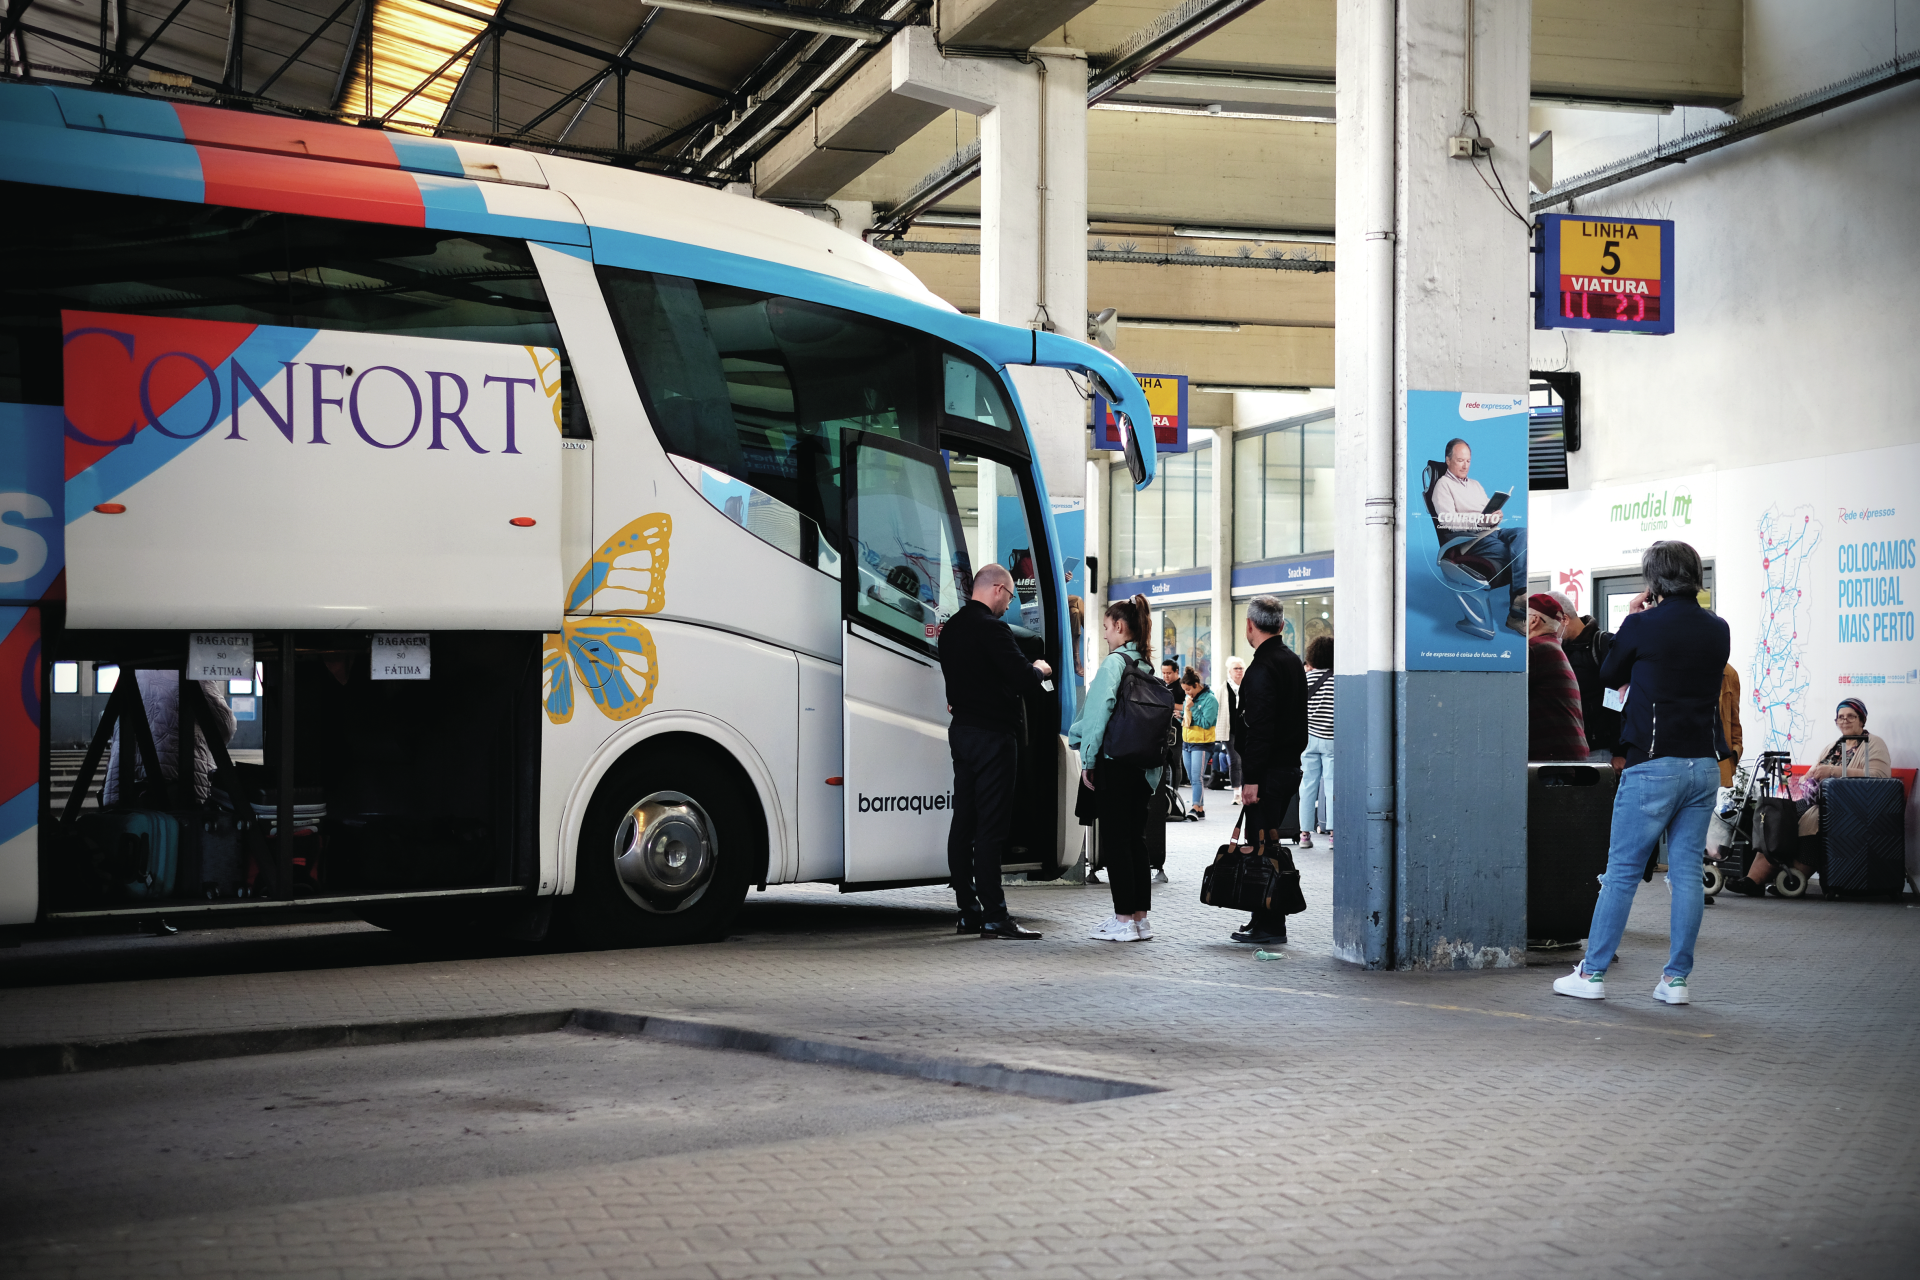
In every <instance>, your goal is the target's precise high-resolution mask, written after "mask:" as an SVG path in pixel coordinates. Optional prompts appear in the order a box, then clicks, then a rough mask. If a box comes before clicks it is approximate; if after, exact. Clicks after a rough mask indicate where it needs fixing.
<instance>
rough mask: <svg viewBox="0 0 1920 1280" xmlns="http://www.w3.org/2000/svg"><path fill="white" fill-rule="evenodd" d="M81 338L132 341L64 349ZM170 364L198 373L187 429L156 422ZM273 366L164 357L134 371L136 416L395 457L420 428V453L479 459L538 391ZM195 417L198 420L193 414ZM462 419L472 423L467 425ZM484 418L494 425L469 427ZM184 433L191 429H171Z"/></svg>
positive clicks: (422, 374) (509, 381)
mask: <svg viewBox="0 0 1920 1280" xmlns="http://www.w3.org/2000/svg"><path fill="white" fill-rule="evenodd" d="M89 334H93V335H104V336H106V337H110V338H115V339H118V340H119V341H120V342H121V343H122V344H123V345H125V347H126V349H127V350H128V351H129V352H131V351H132V349H133V346H132V344H133V337H132V335H131V334H123V333H118V332H116V331H113V330H108V329H76V330H75V331H74V332H72V333H70V334H68V335H67V337H66V342H67V343H69V344H71V343H72V342H73V341H75V340H76V339H78V338H82V337H85V336H87V335H89ZM169 361H174V362H185V363H186V364H188V365H191V366H193V367H194V368H196V369H198V371H199V374H200V377H199V380H198V385H199V387H204V388H205V390H206V393H207V396H206V398H207V411H206V418H205V420H204V421H201V422H198V423H193V424H187V423H180V422H174V423H168V422H166V421H164V420H163V415H162V413H161V412H160V410H159V409H158V408H157V406H156V405H155V404H154V401H153V381H154V375H155V372H156V371H157V370H160V369H161V368H162V366H164V365H166V364H167V362H169ZM277 363H278V364H279V366H280V368H279V369H278V370H276V371H274V372H273V373H270V374H269V373H267V372H266V370H265V369H264V368H263V367H256V369H248V368H246V367H245V366H244V365H242V364H241V363H240V361H239V359H238V358H229V359H228V360H226V361H224V362H223V363H222V364H221V365H220V366H219V367H215V366H213V365H210V364H208V363H207V362H206V361H205V360H203V359H201V358H200V357H199V356H197V355H194V354H193V353H192V352H190V351H163V352H161V353H160V354H159V355H157V356H155V357H153V359H151V360H149V361H148V362H147V364H146V367H145V368H144V369H142V370H141V371H140V381H139V388H140V411H141V416H142V417H143V419H144V421H145V425H146V426H148V427H151V428H153V429H154V430H155V431H158V432H159V433H160V434H161V435H164V436H169V437H171V438H173V439H175V440H197V439H199V438H200V437H201V436H203V435H206V434H207V433H208V432H210V431H212V430H213V429H214V428H215V427H216V426H218V425H219V424H220V423H221V422H222V421H227V422H228V430H227V433H226V435H225V436H224V437H222V438H223V439H226V440H242V441H244V440H247V439H248V438H249V437H248V436H246V435H245V434H243V431H242V428H243V425H244V426H245V428H246V429H248V430H254V431H259V430H262V429H264V428H269V427H270V428H271V429H272V430H275V431H278V432H279V433H280V435H281V436H282V437H283V438H284V439H285V440H286V441H287V443H288V444H293V443H295V438H296V437H297V436H302V435H304V436H305V439H304V441H302V443H305V444H309V445H331V444H333V443H335V441H336V440H338V439H340V438H342V434H343V431H344V429H345V428H346V427H351V428H352V430H353V434H354V435H356V436H358V437H359V438H360V439H361V440H362V441H364V442H365V443H367V444H369V445H371V446H373V447H374V448H376V449H399V448H404V447H405V446H407V445H410V444H413V443H414V441H415V440H418V439H420V438H421V428H422V427H423V426H424V427H426V429H427V431H426V437H425V443H424V445H422V446H420V447H422V448H425V449H427V450H429V451H432V450H440V451H443V452H445V451H455V450H458V449H462V448H464V449H466V450H468V451H470V452H473V453H479V454H484V453H491V452H496V451H497V452H499V453H502V454H518V453H519V452H520V448H519V440H518V435H517V433H518V430H519V425H520V424H519V411H520V402H519V399H518V393H519V390H520V388H522V387H527V388H532V389H537V388H538V386H539V383H538V382H537V381H536V380H534V379H533V378H514V377H503V376H500V375H497V374H491V373H490V374H486V375H484V376H483V377H482V379H481V385H480V387H478V388H475V387H472V386H471V385H470V384H469V383H468V381H467V378H466V377H465V376H463V375H461V374H458V373H452V372H448V371H446V370H443V369H420V370H407V369H402V368H399V367H397V366H395V365H390V364H376V365H369V366H366V367H363V368H361V369H359V370H358V371H357V372H356V371H355V370H354V369H352V368H350V367H348V366H346V365H338V364H316V363H312V362H305V361H292V360H281V361H278V362H277ZM256 373H258V374H261V375H263V376H264V381H263V378H262V377H256V376H255V375H256ZM223 374H224V376H222V375H223ZM496 386H497V387H498V388H499V391H498V392H497V393H494V392H493V391H492V388H494V387H496ZM196 389H197V388H196ZM243 389H244V391H245V392H246V393H247V395H248V396H250V397H251V401H250V404H251V407H252V408H253V409H254V410H255V412H253V413H251V414H248V415H244V417H245V418H246V419H247V421H245V422H244V423H243V414H242V412H241V411H242V409H243V408H246V407H248V406H249V400H248V399H247V398H245V397H243V394H242V392H243ZM188 394H191V393H190V392H189V393H188ZM495 394H497V396H498V399H497V400H496V399H495V398H494V396H495ZM182 398H183V399H184V398H185V397H184V396H183V397H182ZM228 405H231V406H232V412H231V414H230V415H229V414H228V413H227V412H225V409H226V406H228ZM376 406H378V409H377V410H376ZM329 410H331V411H332V413H331V416H329V412H328V411H329ZM195 416H196V417H197V416H198V411H197V410H195ZM470 416H471V417H472V418H473V419H474V420H475V422H474V423H470V422H469V417H470ZM483 417H484V419H485V420H486V421H488V422H489V423H491V424H498V426H495V427H489V428H482V427H479V426H477V425H475V424H476V423H477V422H478V421H479V420H481V419H482V418H483ZM116 425H117V424H116ZM183 426H191V429H190V430H178V429H176V428H179V427H183ZM499 427H504V431H503V432H502V433H501V434H500V435H498V436H497V437H495V438H494V439H493V440H492V441H490V443H492V444H493V445H494V446H495V447H494V448H493V449H489V448H488V447H487V445H485V444H482V443H481V438H480V437H482V436H486V435H488V434H490V432H491V431H492V430H498V428H499ZM137 429H138V428H137V426H135V425H133V424H129V425H128V426H127V427H126V431H125V434H124V435H120V436H117V437H110V438H107V439H101V438H99V437H97V436H94V435H91V434H89V433H88V432H87V431H85V430H83V429H82V428H80V427H78V426H76V425H74V423H73V422H72V420H71V419H69V420H68V421H67V423H66V434H67V435H68V436H69V437H70V438H72V439H74V440H77V441H79V442H80V443H82V444H89V445H95V446H100V447H104V448H114V447H117V446H119V445H124V444H131V443H132V442H133V438H134V434H135V432H136V430H137ZM329 430H332V431H333V432H334V438H332V439H330V438H328V435H327V433H328V431H329Z"/></svg>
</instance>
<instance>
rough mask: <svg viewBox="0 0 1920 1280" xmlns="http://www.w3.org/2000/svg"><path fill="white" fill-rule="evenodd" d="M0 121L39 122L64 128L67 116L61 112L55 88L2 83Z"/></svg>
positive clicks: (16, 122) (0, 89)
mask: <svg viewBox="0 0 1920 1280" xmlns="http://www.w3.org/2000/svg"><path fill="white" fill-rule="evenodd" d="M0 121H4V122H5V123H7V124H37V125H42V126H45V127H46V128H48V129H64V128H66V127H67V118H66V117H65V116H63V115H61V114H60V101H59V99H57V98H55V97H54V96H53V90H52V89H49V88H46V87H44V86H42V85H28V84H7V85H0Z"/></svg>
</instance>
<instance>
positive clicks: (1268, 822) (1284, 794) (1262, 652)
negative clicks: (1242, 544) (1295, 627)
mask: <svg viewBox="0 0 1920 1280" xmlns="http://www.w3.org/2000/svg"><path fill="white" fill-rule="evenodd" d="M1283 617H1284V615H1283V614H1282V612H1281V605H1280V601H1279V599H1278V598H1277V597H1275V596H1255V597H1254V598H1253V599H1252V600H1250V601H1248V602H1247V643H1248V644H1249V645H1251V646H1253V662H1252V664H1251V665H1250V666H1248V667H1247V674H1246V676H1245V677H1244V678H1243V679H1242V680H1241V681H1240V707H1239V712H1238V715H1237V717H1236V719H1235V720H1234V723H1233V738H1234V742H1235V744H1236V745H1237V746H1238V747H1239V749H1240V761H1241V776H1242V778H1243V779H1244V780H1245V781H1244V783H1243V785H1242V786H1241V788H1240V800H1241V803H1242V804H1244V805H1245V806H1246V821H1247V839H1249V840H1252V839H1254V835H1253V833H1254V832H1256V831H1274V830H1278V831H1279V832H1280V833H1281V834H1282V835H1297V834H1298V833H1299V830H1300V810H1299V799H1300V755H1301V753H1302V752H1304V751H1305V750H1306V749H1307V672H1306V668H1304V667H1303V666H1301V665H1300V656H1299V655H1298V654H1296V653H1295V652H1294V651H1293V650H1291V649H1289V648H1287V644H1286V641H1284V640H1282V639H1281V638H1280V629H1281V627H1282V626H1283V625H1284V623H1283ZM1233 940H1234V941H1235V942H1250V943H1253V944H1254V945H1256V946H1277V945H1279V944H1280V943H1283V942H1285V941H1286V940H1287V917H1286V916H1285V915H1284V914H1282V913H1281V912H1278V911H1273V912H1268V911H1255V912H1254V913H1253V919H1251V920H1249V921H1247V926H1246V928H1244V929H1242V930H1240V931H1239V932H1238V933H1236V934H1234V935H1233Z"/></svg>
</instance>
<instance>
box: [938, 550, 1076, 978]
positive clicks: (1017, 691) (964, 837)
mask: <svg viewBox="0 0 1920 1280" xmlns="http://www.w3.org/2000/svg"><path fill="white" fill-rule="evenodd" d="M1013 600H1014V589H1013V575H1012V574H1010V573H1008V572H1007V571H1006V570H1005V569H1003V568H1002V567H1001V566H999V565H997V564H989V565H984V566H982V567H981V569H980V572H978V573H976V574H974V575H973V598H972V599H971V600H969V601H967V603H966V604H965V605H963V606H961V608H960V611H959V612H958V613H956V614H954V615H953V617H951V618H949V619H948V620H947V623H946V625H945V626H943V627H942V628H941V629H940V671H941V674H943V675H944V676H945V677H946V680H947V708H948V710H950V711H952V712H953V722H952V723H951V724H950V725H948V726H947V747H948V750H950V751H951V752H952V753H953V823H952V825H951V826H949V827H948V829H947V869H948V871H949V872H951V873H952V876H953V895H954V898H955V899H956V900H957V901H958V903H959V906H960V923H959V927H958V928H957V929H956V932H958V933H977V934H979V935H980V936H981V937H982V938H1018V939H1023V940H1024V939H1031V938H1038V937H1039V936H1040V935H1039V934H1038V933H1035V932H1034V931H1033V930H1031V929H1023V928H1021V927H1020V926H1019V925H1017V924H1015V923H1014V922H1013V920H1012V918H1011V917H1010V916H1008V914H1007V895H1006V892H1005V891H1004V890H1003V889H1001V887H1000V874H1001V873H1000V868H1001V866H1002V864H1004V862H1005V861H1006V852H1007V833H1008V830H1009V828H1011V826H1012V825H1013V786H1014V779H1015V770H1016V768H1017V766H1018V762H1019V756H1020V749H1019V736H1020V695H1021V694H1023V693H1038V692H1040V688H1041V685H1040V682H1041V681H1042V680H1044V679H1046V678H1047V677H1048V676H1051V675H1052V674H1053V668H1052V667H1050V666H1048V665H1047V664H1046V663H1045V662H1033V663H1029V662H1028V661H1027V659H1026V656H1025V655H1024V654H1022V653H1021V652H1020V646H1019V645H1018V644H1017V643H1015V641H1014V638H1013V632H1011V631H1009V630H1008V629H1007V624H1006V623H1004V622H1002V621H1000V615H1001V614H1003V613H1005V612H1006V611H1007V606H1008V605H1010V604H1012V603H1013Z"/></svg>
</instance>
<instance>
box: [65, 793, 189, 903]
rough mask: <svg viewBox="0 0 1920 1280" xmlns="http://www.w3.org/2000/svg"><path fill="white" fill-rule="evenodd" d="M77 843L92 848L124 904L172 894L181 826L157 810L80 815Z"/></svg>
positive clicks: (96, 811) (113, 810)
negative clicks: (80, 842) (83, 843)
mask: <svg viewBox="0 0 1920 1280" xmlns="http://www.w3.org/2000/svg"><path fill="white" fill-rule="evenodd" d="M80 830H81V838H82V839H84V840H85V841H86V842H87V844H89V845H90V846H92V848H93V850H94V853H95V856H96V858H97V859H98V862H97V864H96V865H98V866H100V867H101V869H102V870H103V871H104V872H105V874H106V876H107V878H108V879H109V880H110V881H111V882H112V884H113V886H114V888H115V889H116V890H117V891H118V892H120V893H122V894H124V895H126V896H127V897H129V898H165V897H168V896H169V895H171V894H172V893H173V881H174V873H175V871H176V869H177V868H178V866H179V862H180V824H179V822H178V821H176V820H175V818H174V816H173V815H172V814H170V813H167V812H164V811H163V810H159V809H119V810H116V809H102V810H95V811H92V812H89V813H85V814H83V815H81V818H80Z"/></svg>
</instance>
